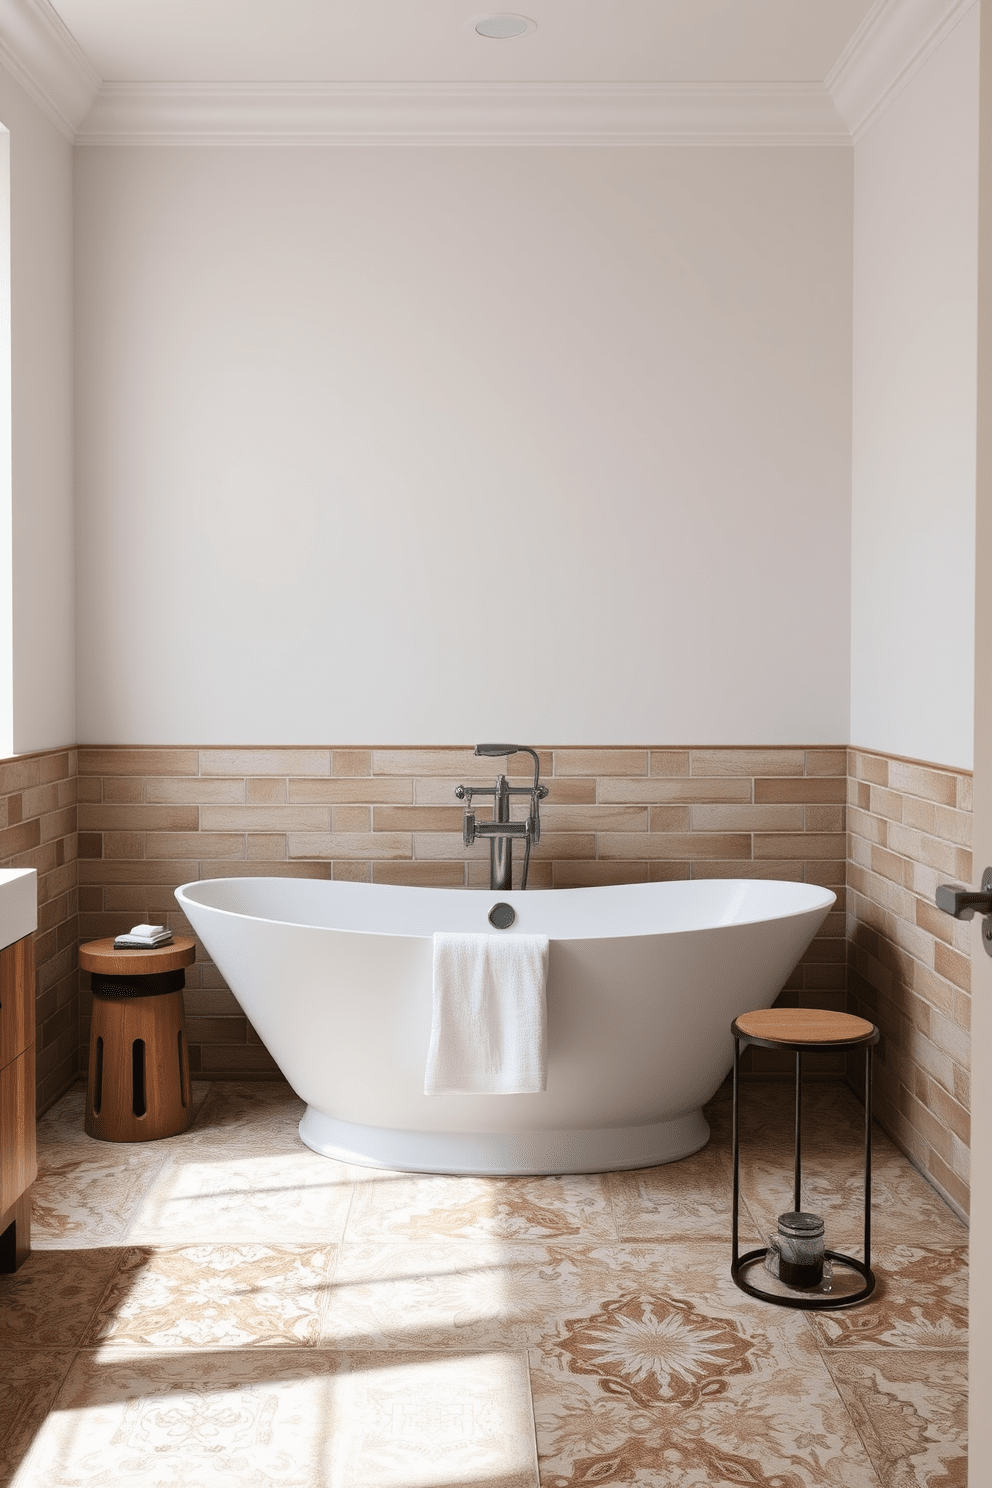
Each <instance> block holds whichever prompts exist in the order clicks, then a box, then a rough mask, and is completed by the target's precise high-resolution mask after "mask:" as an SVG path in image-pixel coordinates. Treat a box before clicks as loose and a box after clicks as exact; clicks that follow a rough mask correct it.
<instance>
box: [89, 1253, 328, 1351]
mask: <svg viewBox="0 0 992 1488" xmlns="http://www.w3.org/2000/svg"><path fill="white" fill-rule="evenodd" d="M333 1262H334V1249H333V1247H327V1246H324V1247H321V1248H315V1247H314V1246H312V1245H310V1246H272V1245H191V1246H186V1247H184V1248H182V1249H178V1250H151V1249H132V1250H128V1251H126V1252H125V1254H124V1257H123V1260H122V1262H121V1266H120V1269H119V1270H118V1272H117V1274H116V1276H115V1277H114V1279H113V1283H112V1284H111V1286H110V1287H109V1289H107V1291H106V1293H105V1295H104V1297H103V1298H102V1301H101V1304H100V1306H99V1308H98V1310H97V1312H96V1315H95V1316H94V1317H93V1320H92V1322H91V1324H90V1327H89V1329H88V1331H87V1335H86V1337H85V1338H84V1339H83V1342H84V1343H85V1344H89V1345H96V1344H99V1345H102V1346H104V1347H105V1348H106V1347H111V1348H113V1347H117V1348H131V1349H134V1348H142V1347H145V1348H171V1349H175V1350H178V1349H183V1348H193V1349H197V1348H247V1347H249V1346H266V1347H268V1346H276V1345H280V1344H281V1345H283V1346H284V1347H285V1345H287V1344H292V1343H299V1344H304V1345H311V1346H312V1345H314V1344H316V1343H317V1341H318V1337H319V1334H320V1314H321V1310H322V1308H323V1306H324V1303H325V1300H326V1294H327V1292H328V1288H329V1284H330V1274H331V1270H332V1267H333Z"/></svg>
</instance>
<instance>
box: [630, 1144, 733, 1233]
mask: <svg viewBox="0 0 992 1488" xmlns="http://www.w3.org/2000/svg"><path fill="white" fill-rule="evenodd" d="M604 1176H605V1182H606V1186H607V1192H608V1193H609V1195H610V1198H611V1200H612V1203H613V1213H614V1218H615V1221H616V1226H617V1232H618V1234H619V1236H620V1239H621V1240H641V1239H644V1240H667V1239H686V1238H688V1237H691V1236H704V1235H705V1236H707V1237H710V1238H713V1237H716V1238H719V1237H721V1236H727V1235H729V1234H730V1224H731V1200H732V1195H733V1187H732V1170H731V1167H730V1165H729V1163H728V1161H727V1159H726V1156H725V1154H724V1153H722V1152H721V1151H720V1150H719V1149H718V1148H716V1147H714V1146H712V1145H711V1146H708V1147H704V1148H703V1150H702V1151H701V1152H696V1153H694V1154H693V1155H692V1156H691V1157H686V1158H683V1160H682V1161H681V1162H676V1163H665V1164H664V1166H662V1167H658V1168H637V1169H635V1170H633V1171H632V1172H628V1173H607V1174H605V1175H604ZM742 1224H743V1227H744V1228H746V1229H748V1232H749V1233H750V1232H751V1231H753V1230H754V1228H755V1227H754V1224H753V1221H751V1218H750V1215H749V1214H747V1213H746V1212H743V1213H742ZM755 1243H758V1242H757V1241H756V1242H755Z"/></svg>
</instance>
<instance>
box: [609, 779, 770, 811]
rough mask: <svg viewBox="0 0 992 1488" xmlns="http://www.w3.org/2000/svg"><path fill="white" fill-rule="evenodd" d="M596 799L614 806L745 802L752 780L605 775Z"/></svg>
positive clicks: (748, 798)
mask: <svg viewBox="0 0 992 1488" xmlns="http://www.w3.org/2000/svg"><path fill="white" fill-rule="evenodd" d="M598 799H599V800H600V801H601V802H613V803H616V804H617V805H620V804H622V803H629V804H630V805H647V806H655V805H658V806H661V805H665V804H673V805H674V804H676V803H678V802H685V803H687V804H692V803H693V802H700V803H705V802H718V801H736V802H738V803H740V804H746V803H749V802H750V800H751V781H750V780H749V779H747V780H746V779H738V780H735V779H733V778H731V779H730V780H720V779H704V780H700V779H698V778H697V779H684V780H683V779H680V778H672V779H667V778H664V777H662V778H656V777H654V776H651V777H649V778H647V779H644V778H639V777H632V778H623V777H619V778H618V777H615V776H610V775H605V776H603V777H602V778H601V780H600V782H599V797H598Z"/></svg>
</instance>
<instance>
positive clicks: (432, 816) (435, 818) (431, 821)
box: [372, 798, 492, 832]
mask: <svg viewBox="0 0 992 1488" xmlns="http://www.w3.org/2000/svg"><path fill="white" fill-rule="evenodd" d="M488 805H489V807H491V806H492V802H491V801H490V802H489V803H488ZM478 808H479V809H478V811H477V816H478V819H479V821H480V822H481V821H488V820H490V819H491V817H492V811H491V809H488V808H487V803H486V800H485V798H483V799H482V800H481V801H479V802H478ZM463 816H464V808H463V807H462V806H460V805H455V804H452V805H450V806H377V807H376V808H375V810H374V812H373V813H372V823H373V826H374V827H375V830H376V831H377V832H460V831H461V825H462V818H463Z"/></svg>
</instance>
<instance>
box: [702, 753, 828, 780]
mask: <svg viewBox="0 0 992 1488" xmlns="http://www.w3.org/2000/svg"><path fill="white" fill-rule="evenodd" d="M689 763H690V770H691V772H692V774H693V775H749V776H751V777H754V776H759V775H762V776H768V775H797V776H802V775H803V773H804V771H805V768H806V752H805V750H802V749H694V750H692V751H691V754H690V762H689Z"/></svg>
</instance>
